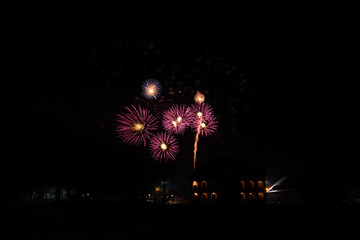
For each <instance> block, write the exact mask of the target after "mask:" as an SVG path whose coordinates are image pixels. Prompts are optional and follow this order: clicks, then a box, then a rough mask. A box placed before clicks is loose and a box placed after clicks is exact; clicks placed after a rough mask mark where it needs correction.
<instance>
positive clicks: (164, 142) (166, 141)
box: [150, 132, 179, 162]
mask: <svg viewBox="0 0 360 240" xmlns="http://www.w3.org/2000/svg"><path fill="white" fill-rule="evenodd" d="M150 152H151V154H152V157H153V158H154V159H155V160H157V161H160V162H169V161H170V160H174V158H175V157H176V155H177V154H178V152H179V146H178V142H177V140H176V138H175V137H174V136H172V135H170V134H167V133H166V132H163V133H158V134H157V135H155V136H154V137H153V138H151V140H150Z"/></svg>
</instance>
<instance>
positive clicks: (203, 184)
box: [201, 181, 207, 191]
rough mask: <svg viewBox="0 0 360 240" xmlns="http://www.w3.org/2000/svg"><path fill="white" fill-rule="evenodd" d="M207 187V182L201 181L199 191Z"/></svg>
mask: <svg viewBox="0 0 360 240" xmlns="http://www.w3.org/2000/svg"><path fill="white" fill-rule="evenodd" d="M206 189H207V182H206V181H202V182H201V191H205V190H206Z"/></svg>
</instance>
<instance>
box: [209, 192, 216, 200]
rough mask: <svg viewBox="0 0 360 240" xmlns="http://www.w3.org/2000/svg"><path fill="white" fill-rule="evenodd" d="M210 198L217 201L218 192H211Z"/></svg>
mask: <svg viewBox="0 0 360 240" xmlns="http://www.w3.org/2000/svg"><path fill="white" fill-rule="evenodd" d="M210 200H211V201H213V202H216V201H217V193H215V192H213V193H211V196H210Z"/></svg>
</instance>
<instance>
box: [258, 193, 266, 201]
mask: <svg viewBox="0 0 360 240" xmlns="http://www.w3.org/2000/svg"><path fill="white" fill-rule="evenodd" d="M258 196H259V199H261V200H263V199H264V196H265V195H264V193H262V192H259V193H258Z"/></svg>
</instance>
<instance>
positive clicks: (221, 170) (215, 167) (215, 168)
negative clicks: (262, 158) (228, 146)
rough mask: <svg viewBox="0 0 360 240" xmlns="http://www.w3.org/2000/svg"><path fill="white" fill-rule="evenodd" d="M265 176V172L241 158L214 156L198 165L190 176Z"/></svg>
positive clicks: (215, 177)
mask: <svg viewBox="0 0 360 240" xmlns="http://www.w3.org/2000/svg"><path fill="white" fill-rule="evenodd" d="M232 176H237V177H265V173H263V172H262V171H260V170H258V169H256V168H255V167H253V166H250V165H249V164H248V163H246V162H245V161H243V160H241V159H240V158H213V159H210V160H209V161H207V162H206V163H204V164H203V165H201V166H199V167H197V168H196V169H195V171H194V172H192V173H191V174H190V175H189V178H191V179H194V178H199V177H200V178H210V179H217V178H226V177H232Z"/></svg>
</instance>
